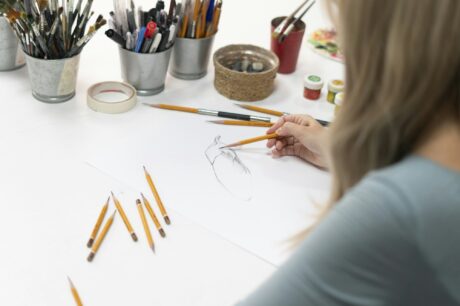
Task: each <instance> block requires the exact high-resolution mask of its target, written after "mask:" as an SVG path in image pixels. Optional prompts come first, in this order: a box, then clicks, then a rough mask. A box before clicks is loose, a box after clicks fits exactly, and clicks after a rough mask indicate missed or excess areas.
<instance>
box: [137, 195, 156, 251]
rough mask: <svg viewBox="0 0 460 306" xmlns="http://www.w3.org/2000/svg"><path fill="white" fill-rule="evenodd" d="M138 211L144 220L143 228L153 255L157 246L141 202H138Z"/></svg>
mask: <svg viewBox="0 0 460 306" xmlns="http://www.w3.org/2000/svg"><path fill="white" fill-rule="evenodd" d="M136 205H137V211H139V216H140V217H141V220H142V226H144V231H145V236H146V237H147V242H148V243H149V246H150V248H151V249H152V251H153V253H155V244H154V243H153V238H152V233H151V232H150V228H149V224H148V223H147V218H145V213H144V209H143V208H142V203H141V200H139V199H137V200H136Z"/></svg>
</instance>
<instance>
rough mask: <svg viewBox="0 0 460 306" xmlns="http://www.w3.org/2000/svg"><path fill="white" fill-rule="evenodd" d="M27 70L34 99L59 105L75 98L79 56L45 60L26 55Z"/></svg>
mask: <svg viewBox="0 0 460 306" xmlns="http://www.w3.org/2000/svg"><path fill="white" fill-rule="evenodd" d="M26 62H27V70H28V71H29V80H30V84H31V86H32V95H33V96H34V97H35V99H37V100H39V101H42V102H46V103H60V102H65V101H67V100H70V99H72V97H73V96H75V87H76V85H77V74H78V66H79V62H80V55H79V54H78V55H75V56H74V57H70V58H64V59H57V60H47V59H40V58H35V57H32V56H29V55H27V54H26Z"/></svg>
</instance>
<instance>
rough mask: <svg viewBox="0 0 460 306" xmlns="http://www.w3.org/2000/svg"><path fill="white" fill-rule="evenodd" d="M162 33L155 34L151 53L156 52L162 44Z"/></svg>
mask: <svg viewBox="0 0 460 306" xmlns="http://www.w3.org/2000/svg"><path fill="white" fill-rule="evenodd" d="M161 36H162V35H161V33H158V34H157V35H155V38H154V39H153V43H152V45H151V46H150V49H149V53H155V52H156V51H157V49H158V46H159V45H160V42H161Z"/></svg>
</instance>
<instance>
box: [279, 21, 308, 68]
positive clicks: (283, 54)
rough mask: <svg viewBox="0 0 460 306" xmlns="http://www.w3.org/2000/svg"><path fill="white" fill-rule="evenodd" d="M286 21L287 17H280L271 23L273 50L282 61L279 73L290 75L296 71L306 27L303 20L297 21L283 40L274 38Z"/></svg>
mask: <svg viewBox="0 0 460 306" xmlns="http://www.w3.org/2000/svg"><path fill="white" fill-rule="evenodd" d="M285 19H286V17H278V18H275V19H273V20H272V22H271V27H272V31H271V33H272V35H271V50H272V51H273V52H274V53H275V54H276V55H277V56H278V58H279V60H280V67H279V70H278V72H279V73H282V74H289V73H293V72H294V71H295V70H296V67H297V61H298V59H299V53H300V48H301V46H302V40H303V36H304V34H305V28H306V25H305V23H304V22H303V21H302V20H297V21H295V23H294V24H293V25H292V26H293V29H291V30H290V31H289V34H288V35H287V36H285V37H281V38H280V37H276V36H274V35H273V32H274V31H275V29H276V28H278V26H279V25H280V24H281V23H282V22H283V21H284V20H285Z"/></svg>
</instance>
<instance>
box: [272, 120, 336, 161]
mask: <svg viewBox="0 0 460 306" xmlns="http://www.w3.org/2000/svg"><path fill="white" fill-rule="evenodd" d="M271 133H277V134H278V135H279V137H278V138H276V139H270V140H268V142H267V147H268V148H271V149H272V153H273V156H274V157H281V156H298V157H300V158H302V159H304V160H306V161H307V162H309V163H312V164H314V165H316V166H318V167H320V168H328V165H327V160H326V139H325V138H326V137H325V134H326V129H325V128H324V127H323V126H322V125H321V124H319V123H318V121H316V120H315V119H314V118H312V117H310V116H308V115H287V116H283V117H281V119H280V120H278V122H277V123H275V125H273V126H272V127H271V128H270V129H269V130H268V131H267V134H271Z"/></svg>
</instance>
